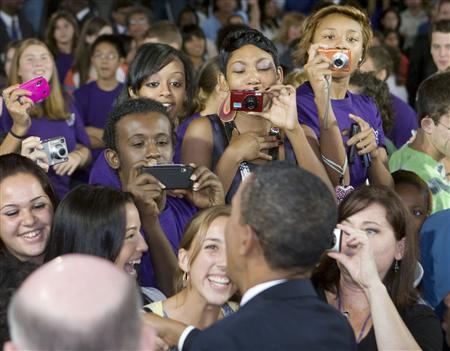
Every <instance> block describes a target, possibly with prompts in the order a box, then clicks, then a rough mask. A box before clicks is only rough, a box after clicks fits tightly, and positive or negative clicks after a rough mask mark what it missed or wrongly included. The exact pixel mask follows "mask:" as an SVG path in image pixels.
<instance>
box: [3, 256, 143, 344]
mask: <svg viewBox="0 0 450 351" xmlns="http://www.w3.org/2000/svg"><path fill="white" fill-rule="evenodd" d="M140 304H141V301H140V295H139V293H138V290H137V288H136V285H135V283H134V282H133V281H132V280H131V279H130V278H129V277H128V276H127V275H126V274H125V273H123V272H122V271H120V270H119V269H117V268H116V267H115V266H114V265H113V264H112V263H110V262H108V261H106V260H103V259H100V258H97V257H94V256H85V255H66V256H61V257H58V258H56V259H54V260H53V261H50V262H49V263H47V264H45V265H44V266H42V267H41V268H39V269H38V270H36V271H35V272H34V273H33V274H31V275H30V276H29V277H28V278H27V279H26V280H25V282H24V283H23V285H22V286H21V287H20V289H19V290H18V291H17V293H16V294H15V296H14V297H13V299H12V301H11V304H10V306H9V311H8V322H9V326H10V332H11V340H12V344H13V345H14V347H15V349H18V350H66V351H69V350H136V349H139V348H141V345H142V344H141V341H142V339H141V332H142V329H141V328H142V325H141V321H140V312H139V311H140ZM5 349H6V348H5Z"/></svg>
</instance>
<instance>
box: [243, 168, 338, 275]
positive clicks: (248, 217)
mask: <svg viewBox="0 0 450 351" xmlns="http://www.w3.org/2000/svg"><path fill="white" fill-rule="evenodd" d="M240 207H241V222H242V224H247V225H249V226H250V227H251V228H252V229H253V230H254V231H255V233H256V235H257V237H258V239H259V242H260V245H261V247H262V250H263V253H264V257H265V259H266V261H267V264H268V265H269V267H270V268H272V269H274V270H287V271H294V272H295V271H296V272H299V273H300V272H305V271H308V270H309V269H311V268H312V267H314V266H315V264H316V263H317V262H318V260H319V258H320V256H321V255H322V253H323V252H324V251H325V250H326V249H328V248H329V247H330V246H331V237H332V236H331V235H332V231H333V229H334V228H335V226H336V221H337V208H336V203H335V201H334V198H333V196H332V194H331V193H330V191H329V190H328V188H327V186H326V185H325V184H324V183H323V182H322V181H321V180H320V179H319V178H318V177H316V176H315V175H313V174H311V173H309V172H307V171H305V170H303V169H301V168H299V167H297V166H292V165H289V164H287V163H284V162H270V163H268V164H266V165H264V166H261V167H259V168H258V169H257V170H256V171H255V172H254V173H253V174H252V178H251V179H250V181H249V182H248V183H247V184H245V185H244V187H243V189H242V193H241V202H240Z"/></svg>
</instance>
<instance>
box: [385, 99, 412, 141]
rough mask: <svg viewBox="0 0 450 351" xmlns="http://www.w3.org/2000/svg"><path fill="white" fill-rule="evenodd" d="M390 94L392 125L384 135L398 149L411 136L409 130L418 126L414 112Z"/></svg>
mask: <svg viewBox="0 0 450 351" xmlns="http://www.w3.org/2000/svg"><path fill="white" fill-rule="evenodd" d="M390 95H391V103H392V107H393V110H394V125H393V127H392V130H391V131H390V132H389V133H387V134H386V136H387V137H388V138H389V139H390V140H391V141H392V142H393V143H394V145H395V146H396V147H397V148H398V149H400V148H401V147H402V146H403V144H405V143H406V142H407V141H408V140H409V139H410V138H411V135H412V134H411V131H412V130H416V129H417V128H419V124H418V122H417V115H416V112H415V111H414V110H413V109H412V107H411V106H409V105H408V104H407V103H406V102H404V101H403V100H402V99H400V98H398V97H397V96H395V95H393V94H390Z"/></svg>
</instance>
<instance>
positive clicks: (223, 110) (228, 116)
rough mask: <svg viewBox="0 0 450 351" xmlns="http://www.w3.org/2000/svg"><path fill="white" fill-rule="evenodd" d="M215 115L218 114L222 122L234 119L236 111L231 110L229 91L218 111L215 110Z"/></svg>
mask: <svg viewBox="0 0 450 351" xmlns="http://www.w3.org/2000/svg"><path fill="white" fill-rule="evenodd" d="M217 115H218V116H219V118H220V120H221V121H222V122H230V121H232V120H234V117H236V111H232V110H231V106H230V93H228V94H227V97H226V98H225V99H224V100H223V102H222V103H221V104H220V106H219V111H217Z"/></svg>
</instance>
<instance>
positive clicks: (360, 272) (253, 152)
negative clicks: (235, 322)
mask: <svg viewBox="0 0 450 351" xmlns="http://www.w3.org/2000/svg"><path fill="white" fill-rule="evenodd" d="M329 49H335V50H339V51H342V52H345V53H346V55H347V56H346V59H348V62H345V65H344V68H343V69H342V68H341V67H336V66H334V62H335V61H334V56H333V53H331V54H330V53H329V52H330V51H329ZM0 62H1V67H0V89H1V91H2V96H1V97H0V113H1V114H0V220H1V224H0V309H1V311H0V332H1V339H0V340H1V341H0V342H1V343H2V342H4V341H7V340H10V339H12V340H13V341H15V342H17V341H18V339H21V340H20V342H23V343H22V344H21V345H22V347H24V346H23V345H28V347H31V348H33V347H34V345H40V347H41V348H46V347H47V346H44V345H46V344H38V343H36V342H37V341H30V340H31V339H29V340H28V341H26V342H25V341H24V340H25V339H26V337H25V336H23V335H25V334H26V333H25V330H26V329H25V327H23V328H24V329H23V331H22V332H23V335H22V334H21V336H20V337H18V336H17V335H19V334H15V335H12V333H11V335H10V333H9V329H8V326H7V323H6V314H7V308H8V303H9V301H10V299H11V297H12V295H13V293H14V292H15V291H16V290H17V289H18V287H19V286H20V284H21V283H22V282H23V281H24V280H25V279H26V277H27V276H28V275H29V274H31V273H32V272H33V271H35V270H36V269H37V268H38V267H39V266H42V265H44V266H47V265H50V264H51V262H55V261H54V260H55V258H57V257H59V256H61V255H65V254H70V253H80V254H88V255H93V256H98V257H102V258H104V259H106V260H108V261H111V262H113V263H114V264H115V265H116V266H117V267H119V268H120V269H121V270H122V271H125V272H126V273H128V274H129V275H131V276H132V277H133V278H134V280H135V281H136V283H137V285H139V288H140V295H141V297H142V301H141V302H140V307H142V309H143V311H146V314H152V315H159V316H161V317H163V318H165V319H168V317H169V318H170V319H172V320H176V321H178V322H181V323H183V324H182V325H192V326H194V327H195V328H198V329H206V328H208V327H210V326H211V325H213V324H215V323H216V322H217V321H218V320H219V319H227V318H228V316H231V315H235V314H236V315H238V314H239V313H241V312H240V311H238V310H239V308H240V306H239V303H240V305H241V307H242V306H243V305H244V303H245V301H246V300H245V296H246V291H247V289H248V288H250V287H251V286H248V284H247V283H248V282H247V281H245V278H244V277H246V275H245V274H244V273H249V272H252V274H253V273H255V272H254V271H251V270H250V269H249V271H248V272H247V271H246V269H247V263H248V262H247V261H244V260H243V259H242V260H241V261H240V260H238V259H234V260H231V258H232V255H231V254H229V250H231V248H229V247H228V246H227V245H229V244H230V242H231V241H230V240H231V239H229V238H228V237H229V235H230V232H232V231H233V230H236V232H240V231H242V232H243V233H244V232H245V231H244V230H243V229H242V228H243V225H244V224H246V225H248V226H249V227H250V228H252V230H253V232H254V233H256V236H257V237H258V239H257V241H258V243H259V244H258V245H260V246H258V248H260V249H261V252H264V255H263V257H264V260H266V261H267V264H268V266H270V269H268V270H267V271H266V272H265V273H268V272H271V273H273V272H278V270H277V269H279V270H281V271H286V272H291V273H292V272H297V273H298V272H300V271H298V269H300V268H302V269H307V271H308V272H309V273H308V274H309V275H308V277H310V278H311V281H312V284H313V286H314V288H315V291H316V292H317V295H318V298H319V299H320V300H321V301H323V302H325V303H327V304H328V305H331V306H332V307H333V308H334V311H339V312H340V314H341V315H342V314H343V315H344V316H345V317H346V322H348V323H349V325H350V327H351V328H352V331H353V333H351V334H352V335H353V334H354V336H352V338H353V337H354V342H356V344H357V348H358V350H371V349H376V348H378V349H392V348H395V349H419V348H420V349H424V350H447V349H448V348H449V347H450V344H447V343H446V341H445V334H446V333H447V341H448V340H449V338H450V336H449V333H450V332H449V327H448V326H449V324H450V321H449V313H450V312H449V311H450V258H449V257H450V255H449V254H448V253H449V252H450V0H435V1H431V0H429V1H427V0H403V1H402V0H359V1H358V0H348V1H345V0H343V1H326V0H323V1H312V0H308V1H307V0H304V1H303V0H302V1H295V0H241V1H239V0H215V1H208V0H192V1H189V0H170V1H169V0H167V1H143V0H114V1H101V0H62V1H56V0H0ZM36 77H43V78H45V80H46V81H47V82H48V84H49V88H50V93H49V96H48V97H47V98H46V99H45V100H43V101H41V102H35V101H33V99H32V96H31V93H30V91H28V90H27V89H25V88H23V87H22V86H21V84H23V83H25V82H27V81H30V80H31V79H33V78H36ZM234 91H246V92H248V91H253V92H255V91H257V92H258V93H261V95H262V97H261V101H260V104H261V105H262V111H261V112H251V111H246V110H237V111H236V110H235V109H234V107H235V106H234V105H233V102H230V96H231V95H233V92H234ZM61 137H64V138H65V142H66V147H67V154H66V155H64V157H65V162H61V163H60V162H56V164H52V161H53V160H52V157H51V156H50V154H49V153H48V151H46V149H45V148H46V147H47V146H44V144H45V141H46V140H48V139H54V138H56V139H58V138H61ZM275 161H283V163H282V164H283V165H284V166H280V167H279V169H278V168H277V166H274V168H273V169H270V167H267V166H264V167H267V169H268V170H265V169H266V168H264V167H262V166H263V165H266V164H271V163H273V164H278V162H275ZM163 164H164V165H165V164H183V165H191V167H192V172H193V173H192V176H191V178H190V180H191V182H192V184H193V185H192V186H191V187H189V188H187V189H167V188H166V185H165V184H164V180H162V181H161V180H159V179H156V178H155V177H154V176H153V175H151V174H150V173H145V172H142V169H143V167H152V166H156V165H163ZM284 167H287V168H289V167H294V168H301V169H304V170H306V171H307V172H309V173H308V174H309V175H310V176H311V177H313V175H314V176H316V177H317V178H318V180H317V181H320V182H321V184H322V185H323V191H325V192H330V193H332V194H333V198H334V200H335V201H336V203H337V209H338V210H337V211H338V212H337V214H336V216H337V219H336V220H335V222H334V224H333V225H331V224H330V225H331V227H333V228H334V227H336V221H337V223H338V224H337V228H338V229H340V230H341V233H342V238H343V239H342V248H341V251H340V252H329V253H328V254H323V252H324V250H325V249H327V248H326V247H324V246H323V242H322V243H321V241H320V240H322V239H319V238H320V236H319V235H318V234H317V233H316V234H317V243H315V244H311V245H309V244H308V245H306V244H305V243H303V244H302V245H300V246H299V248H298V251H295V250H294V251H295V252H294V253H292V252H289V250H288V248H287V246H290V247H291V248H294V247H295V245H296V244H295V243H294V241H292V242H289V244H286V243H281V239H280V240H278V241H277V239H276V237H280V238H281V237H282V234H281V233H287V232H290V231H292V232H295V231H296V229H293V228H295V226H294V224H295V225H296V226H298V227H302V228H306V229H305V230H307V228H308V226H310V228H315V227H314V226H315V225H316V222H314V220H315V218H316V216H319V215H323V216H327V214H326V213H327V212H326V210H325V209H326V208H327V207H326V206H328V205H329V204H328V205H327V204H326V199H325V200H323V201H325V202H324V203H321V202H320V201H319V202H315V201H313V200H308V201H309V202H307V201H306V200H305V199H301V196H300V195H299V194H296V193H295V192H296V191H299V189H300V188H297V187H295V186H294V185H292V187H291V188H289V185H287V184H288V183H291V182H294V180H293V179H278V178H277V177H276V174H278V173H277V172H279V173H280V174H282V173H283V172H285V171H286V170H285V169H284ZM259 169H261V173H260V174H259V173H258V170H259ZM264 172H268V173H267V174H269V175H270V176H273V178H272V184H267V186H268V187H271V186H272V185H273V192H274V193H273V194H272V193H271V192H270V190H264V191H262V190H261V193H262V194H263V193H264V194H265V192H267V194H268V195H267V196H266V197H265V195H264V196H263V195H261V196H260V197H259V198H258V197H257V196H256V195H254V194H253V193H252V191H255V192H256V191H257V189H258V186H260V184H259V183H258V182H257V179H259V178H258V177H262V178H264V174H265V173H264ZM271 172H272V173H271ZM286 172H288V171H286ZM288 173H289V172H288ZM288 173H287V174H288ZM255 174H256V175H255ZM289 174H290V173H289ZM311 174H313V175H311ZM292 175H293V177H294V175H295V174H294V173H292ZM303 176H304V175H303ZM299 177H300V176H299ZM262 178H261V179H262ZM275 178H276V179H275ZM264 179H266V178H264ZM299 179H303V178H301V177H300V178H299ZM305 179H306V178H305ZM319 179H320V180H319ZM302 181H303V180H302ZM304 181H305V182H306V183H307V182H308V181H307V180H304ZM306 183H305V184H306ZM278 184H282V185H280V187H281V188H280V189H281V190H283V189H284V188H283V187H285V188H286V191H287V194H290V195H286V196H288V197H289V199H291V200H292V203H294V202H295V203H297V202H298V204H299V205H298V206H300V207H299V208H301V206H305V208H309V211H310V212H311V216H309V215H308V214H307V213H308V211H306V212H304V213H303V212H302V211H300V210H299V212H298V216H295V215H294V214H293V213H290V215H288V214H286V211H291V212H292V211H295V206H294V205H292V203H291V202H290V201H289V199H287V200H286V203H283V202H282V201H280V204H279V206H275V205H274V206H275V207H276V208H275V207H273V206H272V203H271V200H270V199H271V198H273V199H275V198H276V196H275V195H274V194H275V192H276V189H277V188H278V186H279V185H278ZM247 188H249V189H250V188H251V189H252V190H247ZM253 188H255V189H253ZM243 189H244V190H243ZM281 190H280V191H281ZM244 193H245V194H244ZM252 194H253V195H252ZM252 196H254V198H253V197H252ZM237 198H238V199H239V200H236V199H237ZM296 201H297V202H296ZM237 203H238V204H237ZM231 204H232V206H231ZM274 204H276V200H274ZM322 205H324V208H325V209H323V210H322V211H321V210H319V207H321V206H322ZM283 206H285V207H286V208H284V207H283ZM293 206H294V207H293ZM308 206H309V207H308ZM331 207H336V206H331V205H330V211H332V210H331ZM235 208H238V209H239V210H237V211H240V212H238V213H239V214H240V216H239V215H238V217H241V221H239V220H237V222H239V224H236V223H234V222H233V218H234V219H235V217H234V215H233V213H234V212H233V211H235ZM278 211H280V212H278ZM283 211H284V212H283ZM313 212H314V213H313ZM267 213H276V214H277V216H278V217H277V218H278V219H279V223H278V222H277V221H276V219H274V220H273V222H270V219H271V218H272V217H270V216H269V217H270V218H269V219H268V220H267V221H266V222H265V221H264V220H263V219H262V218H261V217H265V215H264V214H267ZM330 213H331V212H330ZM330 216H331V215H330ZM310 217H311V218H310ZM332 218H333V217H332V216H331V217H330V219H329V220H330V221H331V220H332ZM317 221H319V219H317ZM288 222H289V225H288V224H286V227H285V226H284V225H285V223H288ZM233 223H234V224H233ZM274 223H276V224H274ZM239 226H242V227H239ZM271 227H276V228H274V229H272V228H271ZM283 228H284V230H283ZM317 228H319V227H317ZM320 228H321V229H320V230H319V229H317V230H318V231H322V232H323V231H325V232H326V231H327V230H328V229H329V228H328V229H324V228H327V227H323V228H322V227H320ZM302 230H303V229H302ZM302 230H300V229H299V234H298V236H299V237H302V238H303V239H304V240H306V238H307V236H306V234H305V236H304V237H303V234H301V233H303V232H302ZM311 230H312V229H311ZM266 232H267V233H266ZM316 234H315V235H316ZM325 234H326V238H330V237H331V235H332V234H331V233H330V232H329V230H328V232H327V233H325ZM242 240H244V239H242ZM283 240H284V239H283ZM288 240H294V239H292V238H289V239H286V242H287V241H288ZM250 241H251V240H250ZM233 243H234V245H235V247H233V249H234V250H235V252H236V253H235V254H236V255H237V252H239V253H240V252H241V251H239V250H238V249H239V248H240V249H241V250H244V249H243V248H242V247H239V246H238V243H237V241H235V242H233ZM242 245H243V246H245V245H244V244H242ZM248 245H249V247H250V244H248ZM325 246H326V245H325ZM308 250H309V251H308ZM244 251H245V250H244ZM249 251H251V250H250V249H249ZM246 255H247V251H246V254H245V255H244V256H246ZM296 255H298V256H296ZM295 257H296V259H295V260H296V261H295V260H294V258H295ZM290 260H291V261H290ZM358 260H359V261H358ZM294 261H295V262H294ZM94 263H95V262H94ZM53 264H54V263H53ZM362 266H365V267H366V269H365V270H364V269H362V268H361V267H362ZM49 267H50V266H49ZM243 267H245V268H243ZM274 267H277V269H275V268H274ZM299 267H300V268H299ZM100 268H101V267H100ZM288 268H289V269H288ZM294 268H295V269H294ZM296 269H297V270H296ZM301 272H302V274H303V273H304V271H301ZM297 273H296V274H295V275H294V276H295V277H297ZM111 274H112V273H111ZM269 275H270V274H269ZM248 276H249V275H248ZM275 276H276V275H273V276H272V278H273V279H274V277H275ZM280 277H283V278H285V276H283V275H281V276H280ZM280 277H279V278H280ZM286 277H290V276H289V275H288V274H287V275H286ZM302 277H303V276H302ZM303 278H304V277H303ZM303 278H302V279H303ZM42 279H43V281H44V280H45V276H43V278H42ZM273 279H272V280H273ZM286 279H288V280H289V279H290V278H286ZM296 279H297V278H296ZM267 280H270V279H267ZM174 282H175V284H174ZM66 283H67V282H66ZM67 284H68V283H67ZM80 284H81V283H80ZM380 286H382V287H383V288H382V289H380V288H379V287H380ZM111 289H114V287H113V286H112V287H111ZM242 295H243V296H244V298H243V301H241V300H240V299H241V297H242ZM12 305H14V304H12ZM12 308H13V307H11V309H12ZM14 308H16V309H17V307H14ZM30 310H32V308H31V307H30ZM24 311H25V310H24ZM24 311H21V312H20V313H26V311H25V312H24ZM237 311H238V312H237ZM10 313H12V314H14V315H16V314H17V315H19V314H18V313H19V312H17V311H15V310H14V313H13V312H10ZM42 313H43V312H42ZM36 316H37V317H36V318H39V313H38V314H36ZM322 318H326V317H325V315H324V316H323V317H322ZM17 320H19V317H17ZM16 322H17V321H16V319H14V324H16ZM147 322H148V323H152V325H153V327H154V328H155V329H156V331H157V332H158V338H157V345H158V347H161V348H162V349H164V348H167V345H169V346H171V347H176V346H178V347H179V348H181V347H182V346H183V342H181V343H178V338H179V336H180V335H179V334H177V333H174V334H175V335H176V336H174V337H173V338H172V334H171V333H170V332H168V331H167V330H168V329H170V330H173V328H175V327H174V326H175V324H174V325H170V328H169V326H164V324H163V322H162V321H161V320H159V319H157V318H154V319H152V317H151V316H149V317H148V321H147ZM17 323H18V322H17ZM22 323H23V322H22ZM286 323H287V322H286ZM10 324H11V322H10ZM19 324H20V323H19ZM10 327H11V326H10ZM17 328H18V327H17ZM18 329H19V328H18ZM161 330H164V332H161ZM349 330H350V329H349ZM43 333H45V332H43ZM183 334H184V333H183ZM202 334H203V336H202V337H200V338H198V339H197V341H196V342H197V344H195V345H197V346H198V345H201V343H205V345H209V347H212V346H211V345H214V344H213V343H212V341H211V340H208V336H207V335H208V334H207V333H202ZM343 334H345V332H343ZM169 335H170V336H169ZM14 337H16V340H14ZM202 338H203V339H202ZM236 338H237V339H236V340H238V339H239V337H238V336H236ZM173 339H176V340H175V341H173ZM180 339H183V340H184V336H183V338H180ZM236 342H237V344H225V345H227V346H228V347H232V348H234V347H238V345H241V346H240V347H242V348H244V349H245V346H243V345H245V344H239V342H240V341H239V342H238V341H236ZM352 342H353V341H352ZM74 343H75V344H76V340H75V339H74ZM117 343H119V341H117ZM208 343H209V344H208ZM75 344H74V345H75ZM80 345H81V344H80ZM286 345H288V344H286ZM311 345H314V343H313V344H311ZM323 345H328V344H327V342H325V341H324V344H323ZM343 345H344V344H343ZM61 347H64V346H61ZM79 347H81V346H79ZM130 347H131V346H130ZM133 347H134V346H133ZM267 347H269V348H270V347H271V346H270V345H267ZM286 347H287V348H289V347H288V346H286ZM214 348H216V347H214ZM343 349H344V347H343Z"/></svg>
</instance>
